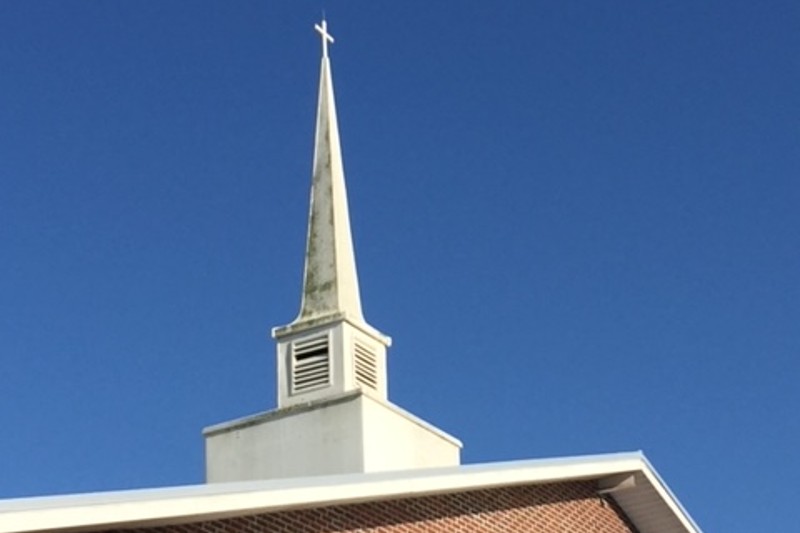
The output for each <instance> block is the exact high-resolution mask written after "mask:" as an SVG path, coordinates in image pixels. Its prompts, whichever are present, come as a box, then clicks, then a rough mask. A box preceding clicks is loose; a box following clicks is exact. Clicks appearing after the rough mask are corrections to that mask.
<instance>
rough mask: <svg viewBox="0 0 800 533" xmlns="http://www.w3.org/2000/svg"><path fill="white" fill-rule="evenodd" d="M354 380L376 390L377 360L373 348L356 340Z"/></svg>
mask: <svg viewBox="0 0 800 533" xmlns="http://www.w3.org/2000/svg"><path fill="white" fill-rule="evenodd" d="M355 370H356V381H357V382H358V383H359V384H360V385H363V386H365V387H369V388H370V389H372V390H378V361H377V358H376V356H375V350H373V349H372V348H370V347H369V346H367V345H365V344H362V343H360V342H358V341H356V342H355Z"/></svg>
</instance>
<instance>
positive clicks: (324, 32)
mask: <svg viewBox="0 0 800 533" xmlns="http://www.w3.org/2000/svg"><path fill="white" fill-rule="evenodd" d="M314 29H315V30H317V31H318V32H319V35H320V37H322V57H328V43H332V42H333V36H332V35H331V34H330V33H328V22H327V21H326V20H325V19H322V23H321V24H314Z"/></svg>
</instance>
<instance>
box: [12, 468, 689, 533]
mask: <svg viewBox="0 0 800 533" xmlns="http://www.w3.org/2000/svg"><path fill="white" fill-rule="evenodd" d="M626 472H631V473H634V472H640V473H642V474H643V475H644V476H645V478H646V479H647V480H648V481H649V482H650V484H651V485H652V487H654V488H655V490H656V491H657V492H658V495H659V497H660V498H659V499H660V500H661V502H660V506H659V509H658V511H659V513H662V512H663V513H667V514H671V515H674V516H676V517H677V518H678V520H679V521H680V523H681V524H682V525H683V527H684V531H685V532H687V533H699V531H700V529H699V528H698V527H697V526H696V524H694V522H693V521H692V520H691V518H690V517H689V515H688V514H687V513H686V511H685V510H684V509H683V507H682V506H681V505H680V503H679V502H678V501H677V499H675V497H674V496H673V495H672V493H671V492H669V489H668V488H666V485H664V484H663V481H661V479H660V478H659V477H658V474H656V473H655V471H654V470H653V469H652V467H651V466H650V463H649V462H648V461H647V459H645V457H644V455H642V454H641V453H640V452H634V453H621V454H609V455H599V456H586V457H572V458H562V459H545V460H541V459H540V460H532V461H519V462H510V463H490V464H482V465H471V466H462V467H453V468H437V469H427V470H415V471H403V472H387V473H379V474H355V475H353V474H348V475H343V476H326V477H314V478H299V479H286V480H275V481H256V482H242V483H220V484H210V485H199V486H188V487H176V488H166V489H146V490H133V491H123V492H107V493H93V494H83V495H71V496H55V497H43V498H25V499H17V500H6V501H0V533H21V532H26V531H37V530H43V529H47V530H52V531H65V530H69V529H72V528H78V527H80V528H82V529H83V530H87V529H102V528H109V527H119V526H125V527H142V526H152V525H163V524H175V523H183V522H188V521H197V520H212V519H216V518H222V517H227V516H236V515H240V514H244V513H247V514H255V513H267V512H275V511H280V510H286V509H298V508H312V507H321V506H328V505H342V504H351V503H359V502H365V501H373V500H384V499H396V498H405V497H413V496H425V495H432V494H441V493H452V492H461V491H467V490H473V489H488V488H497V487H503V486H512V485H521V484H542V483H549V482H564V481H578V480H585V479H599V478H602V477H604V476H609V475H614V474H620V473H626ZM631 490H638V489H631ZM642 533H646V532H644V531H643V532H642Z"/></svg>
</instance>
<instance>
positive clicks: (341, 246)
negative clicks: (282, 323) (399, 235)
mask: <svg viewBox="0 0 800 533" xmlns="http://www.w3.org/2000/svg"><path fill="white" fill-rule="evenodd" d="M314 28H315V29H316V30H317V31H318V32H319V34H320V37H321V39H322V66H321V70H320V81H319V102H318V107H317V132H316V142H315V147H314V170H313V179H312V185H311V206H310V209H309V216H308V237H307V244H306V257H305V274H304V280H303V301H302V305H301V308H300V315H299V316H298V317H297V319H296V320H295V323H298V322H305V321H308V320H313V319H316V318H321V317H324V316H328V315H344V316H348V317H350V318H351V319H355V320H359V321H363V315H362V312H361V298H360V295H359V290H358V275H357V273H356V262H355V256H354V254H353V241H352V237H351V235H350V216H349V214H348V207H347V190H346V188H345V182H344V167H343V165H342V152H341V147H340V145H339V128H338V125H337V122H336V103H335V101H334V96H333V81H332V79H331V65H330V59H329V58H328V43H333V37H332V36H331V35H330V34H329V33H328V25H327V23H326V21H325V20H323V21H322V23H321V24H316V25H315V26H314Z"/></svg>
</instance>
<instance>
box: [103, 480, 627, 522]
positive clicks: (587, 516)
mask: <svg viewBox="0 0 800 533" xmlns="http://www.w3.org/2000/svg"><path fill="white" fill-rule="evenodd" d="M134 531H136V532H140V533H240V532H241V533H312V532H313V533H350V532H360V533H434V532H437V533H450V532H453V531H470V532H473V531H474V532H489V531H491V532H522V531H526V532H542V533H545V532H546V533H567V532H569V533H600V532H602V533H636V530H635V528H634V527H633V526H632V525H630V524H629V523H628V521H627V519H626V518H625V516H624V515H623V514H622V512H621V511H620V510H619V508H618V507H617V506H616V505H615V504H614V503H613V501H610V500H608V501H607V500H604V499H602V498H600V497H598V496H597V494H596V492H595V486H594V484H593V483H589V482H587V483H558V484H550V485H528V486H521V487H506V488H499V489H489V490H477V491H470V492H461V493H455V494H444V495H439V496H424V497H419V498H406V499H401V500H387V501H377V502H368V503H361V504H352V505H338V506H332V507H322V508H315V509H304V510H296V511H282V512H275V513H267V514H260V515H253V516H246V517H240V518H228V519H223V520H212V521H207V522H198V523H194V524H184V525H175V526H163V527H153V528H142V529H136V530H134ZM128 532H129V533H130V530H128ZM109 533H110V532H109Z"/></svg>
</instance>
